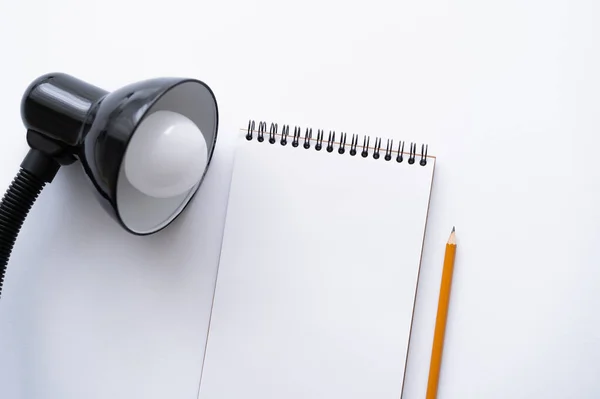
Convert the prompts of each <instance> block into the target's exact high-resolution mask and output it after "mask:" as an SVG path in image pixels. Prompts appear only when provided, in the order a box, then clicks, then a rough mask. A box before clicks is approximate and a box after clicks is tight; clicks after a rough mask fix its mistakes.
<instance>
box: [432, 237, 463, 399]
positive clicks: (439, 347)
mask: <svg viewBox="0 0 600 399" xmlns="http://www.w3.org/2000/svg"><path fill="white" fill-rule="evenodd" d="M455 254H456V233H455V232H454V227H453V228H452V233H450V238H449V239H448V242H447V243H446V254H445V256H444V268H443V270H442V283H441V286H440V299H439V302H438V310H437V316H436V319H435V332H434V335H433V346H432V349H431V363H430V365H429V380H428V381H427V396H426V399H436V397H437V392H438V382H439V379H440V367H441V365H442V352H443V350H444V335H445V333H446V320H447V318H448V305H449V303H450V287H451V286H452V272H453V271H454V256H455Z"/></svg>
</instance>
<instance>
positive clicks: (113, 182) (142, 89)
mask: <svg viewBox="0 0 600 399" xmlns="http://www.w3.org/2000/svg"><path fill="white" fill-rule="evenodd" d="M185 84H193V86H192V85H189V86H182V85H185ZM196 85H199V86H201V88H200V87H197V86H196ZM189 87H191V89H188V88H189ZM174 90H178V91H179V92H181V91H184V92H185V90H188V91H190V90H191V91H192V92H193V93H195V94H194V96H192V97H196V98H200V101H198V102H199V103H202V104H209V106H208V108H210V109H209V110H203V109H202V108H201V107H200V105H199V104H196V103H191V104H190V103H186V102H183V103H182V107H183V108H185V109H187V113H188V114H194V115H193V117H194V118H196V119H197V120H198V118H200V117H196V116H195V114H196V113H202V112H208V113H209V115H210V117H209V119H211V120H210V123H208V126H210V129H204V130H203V129H200V130H201V131H202V134H203V135H204V136H205V139H206V143H207V145H208V154H207V155H208V157H207V163H206V168H205V171H204V173H203V175H202V178H201V179H200V181H199V182H198V184H196V185H195V186H194V187H193V188H192V189H191V190H193V192H191V193H190V192H188V195H187V197H186V199H185V201H184V203H182V206H179V207H177V210H176V212H174V214H173V215H172V216H170V217H169V218H168V221H166V223H163V222H161V223H157V224H156V227H155V228H144V229H141V228H140V229H138V228H134V227H132V226H131V225H130V223H128V221H127V217H126V216H127V215H126V213H124V211H123V209H122V208H121V205H120V203H119V200H118V199H119V198H120V197H119V189H120V184H119V180H120V179H122V178H124V176H121V174H122V168H123V165H124V162H125V155H126V152H127V148H128V146H129V144H130V142H131V139H132V137H133V135H134V134H135V132H136V130H137V129H138V127H139V125H140V123H141V122H142V121H143V120H144V119H145V118H146V117H147V116H148V115H150V114H151V113H153V112H154V111H155V110H157V109H160V107H161V106H163V108H164V104H167V108H166V109H169V107H171V109H170V110H172V111H174V112H178V110H177V109H176V108H177V107H178V106H172V103H173V100H172V97H177V96H176V95H171V96H168V94H169V93H177V91H174ZM113 94H114V96H113ZM111 97H112V98H111ZM169 98H171V99H169ZM172 108H175V109H172ZM182 114H183V113H182ZM93 117H95V119H101V120H95V121H94V122H93V123H91V124H90V126H91V134H90V135H88V136H86V139H85V142H84V145H83V148H82V156H81V161H82V163H83V164H84V168H85V169H86V173H87V174H88V175H89V176H90V178H91V180H92V182H93V184H94V185H95V186H96V189H97V191H98V193H99V194H100V200H101V202H102V203H103V204H104V205H105V209H106V210H107V211H109V213H110V214H111V215H112V216H113V218H114V219H115V220H116V221H117V222H118V223H119V224H120V225H121V226H122V227H123V228H124V229H125V230H126V231H128V232H129V233H131V234H134V235H138V236H145V235H150V234H154V233H157V232H158V231H160V230H162V229H164V228H165V227H167V226H168V225H170V224H171V223H172V222H173V221H175V220H176V219H177V218H178V217H179V215H180V214H181V213H183V212H184V211H185V209H186V208H187V206H188V205H189V203H190V202H191V201H192V200H193V198H194V197H195V195H196V193H197V191H198V189H199V187H200V185H201V183H202V181H203V180H204V178H205V176H206V173H207V171H208V169H209V167H210V164H211V161H212V157H213V154H214V151H215V147H216V139H217V133H218V125H219V111H218V105H217V100H216V97H215V94H214V92H213V91H212V89H211V88H210V87H209V86H208V85H207V84H206V83H204V82H202V81H201V80H198V79H194V78H176V77H174V78H157V79H151V80H146V81H143V82H139V83H136V84H133V85H130V86H127V87H125V88H123V89H120V90H117V91H115V92H113V93H111V94H108V95H107V96H106V98H104V99H103V101H102V102H101V103H100V104H98V110H97V112H96V113H95V115H94V116H93ZM188 117H189V115H188ZM212 119H214V121H213V120H212ZM195 123H196V124H198V122H197V121H195ZM94 125H97V126H94ZM205 130H211V131H209V132H207V131H205ZM207 137H210V138H211V140H209V139H208V138H207ZM150 216H152V215H150Z"/></svg>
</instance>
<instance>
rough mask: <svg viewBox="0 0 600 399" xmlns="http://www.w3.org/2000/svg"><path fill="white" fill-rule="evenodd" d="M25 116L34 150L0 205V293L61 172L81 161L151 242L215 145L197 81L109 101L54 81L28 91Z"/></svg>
mask: <svg viewBox="0 0 600 399" xmlns="http://www.w3.org/2000/svg"><path fill="white" fill-rule="evenodd" d="M21 115H22V119H23V122H24V125H25V127H26V129H27V142H28V144H29V146H30V151H29V152H28V154H27V155H26V157H25V159H24V160H23V163H22V164H21V170H20V172H19V174H18V175H17V177H16V178H15V180H14V181H13V183H12V184H11V186H10V187H9V189H8V191H7V192H6V194H5V196H4V198H3V199H2V203H0V292H1V287H2V278H3V275H4V268H5V266H6V264H7V263H8V258H9V256H10V252H11V250H12V247H13V244H14V241H15V240H16V237H17V235H18V232H19V230H20V228H21V225H22V223H23V221H24V219H25V217H26V216H27V213H28V212H29V210H30V208H31V206H32V205H33V203H34V201H35V199H36V198H37V196H38V195H39V193H40V192H41V190H42V189H43V187H44V185H45V184H46V183H50V182H51V181H52V180H53V178H54V176H55V175H56V173H57V172H58V170H59V168H60V166H61V165H69V164H71V163H73V162H76V161H80V162H81V164H82V166H83V169H84V170H85V173H86V174H87V176H88V177H89V178H90V180H91V181H92V183H93V185H94V186H95V188H96V191H97V193H98V196H99V199H100V203H101V204H103V205H104V207H105V208H106V209H107V210H108V212H109V213H110V214H111V215H112V216H113V217H114V218H115V220H116V221H118V222H119V223H120V224H121V226H123V228H125V229H126V230H127V231H129V232H131V233H133V234H137V235H146V234H152V233H155V232H157V231H159V230H160V229H162V228H164V227H166V226H167V225H169V223H171V222H172V221H173V220H174V219H175V218H176V217H177V216H178V215H179V214H180V213H181V212H182V211H183V209H184V208H185V207H186V205H187V204H188V203H189V201H190V200H191V199H192V198H193V196H194V194H195V193H196V191H197V190H198V187H199V186H200V184H201V182H202V180H203V179H204V175H205V173H206V170H207V167H208V165H209V164H210V162H211V159H212V155H213V152H214V148H215V144H216V139H217V128H218V109H217V103H216V99H215V96H214V94H213V92H212V91H211V89H210V88H209V87H208V86H207V85H206V84H205V83H203V82H201V81H198V80H195V79H185V78H158V79H150V80H145V81H142V82H138V83H134V84H131V85H128V86H125V87H123V88H121V89H119V90H116V91H113V92H111V93H109V92H107V91H105V90H103V89H100V88H98V87H95V86H93V85H91V84H89V83H86V82H84V81H81V80H79V79H76V78H74V77H72V76H69V75H66V74H62V73H53V74H48V75H44V76H41V77H39V78H38V79H36V80H35V81H34V82H32V83H31V85H30V86H29V87H28V88H27V90H26V91H25V94H24V96H23V99H22V103H21Z"/></svg>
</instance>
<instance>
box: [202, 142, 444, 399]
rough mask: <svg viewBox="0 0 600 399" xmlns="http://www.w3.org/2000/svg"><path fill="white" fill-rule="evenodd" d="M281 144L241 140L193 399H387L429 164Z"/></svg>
mask: <svg viewBox="0 0 600 399" xmlns="http://www.w3.org/2000/svg"><path fill="white" fill-rule="evenodd" d="M291 141H292V140H291V137H289V138H288V144H287V146H282V145H281V144H280V143H279V137H278V141H277V143H276V144H270V143H269V142H268V139H267V138H265V141H263V142H258V141H257V140H256V133H255V135H254V139H253V140H252V141H247V140H245V139H244V138H243V136H242V137H240V141H239V143H238V144H239V147H238V149H237V152H236V156H235V161H234V170H233V176H232V183H231V191H230V195H229V204H228V210H227V219H226V224H225V232H224V238H223V247H222V252H221V259H220V265H219V271H218V276H217V283H216V289H215V297H214V303H213V310H212V317H211V322H210V328H209V337H208V341H207V347H206V353H205V360H204V366H203V372H202V379H201V383H200V390H199V397H200V399H235V398H244V399H284V398H285V399H308V398H310V399H319V398H323V399H331V398H344V399H353V398H361V399H367V398H368V399H373V398H377V399H388V398H389V399H398V398H399V397H400V395H401V391H402V386H403V379H404V370H405V363H406V358H407V353H408V344H409V336H410V330H411V322H412V314H413V306H414V302H415V295H416V287H417V280H418V275H419V267H420V260H421V251H422V246H423V237H424V233H425V225H426V219H427V212H428V206H429V195H430V190H431V185H432V179H433V170H434V164H435V159H434V158H431V157H430V158H428V163H427V165H426V166H421V165H419V159H420V154H418V156H417V160H416V162H415V163H414V164H412V165H409V164H408V163H407V159H408V154H405V155H404V161H403V162H402V163H397V162H395V160H391V161H386V160H384V159H383V154H382V156H381V157H380V158H379V159H374V158H373V156H372V154H373V151H372V150H371V152H370V155H369V157H368V158H363V157H361V156H360V152H361V148H360V146H359V148H358V154H357V155H356V156H351V155H350V154H349V153H348V150H346V153H345V154H338V153H337V147H336V151H334V152H332V153H328V152H326V151H325V149H324V148H323V149H322V150H321V151H316V150H315V148H314V144H315V143H314V141H313V143H312V146H311V148H310V149H305V148H303V147H302V142H301V144H300V146H298V147H296V148H294V147H292V146H291V145H290V142H291ZM326 141H327V140H325V143H324V144H326ZM361 143H362V137H361ZM371 143H373V140H372V138H371ZM384 147H385V142H384ZM406 147H408V145H407V146H406ZM346 148H348V145H346ZM384 150H385V148H384ZM419 152H420V146H419ZM394 156H395V154H394Z"/></svg>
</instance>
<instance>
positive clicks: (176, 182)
mask: <svg viewBox="0 0 600 399" xmlns="http://www.w3.org/2000/svg"><path fill="white" fill-rule="evenodd" d="M207 159H208V149H207V145H206V140H205V139H204V135H203V134H202V132H201V131H200V129H199V128H198V126H196V124H195V123H194V122H192V121H191V120H190V119H188V118H186V117H185V116H183V115H181V114H178V113H176V112H172V111H156V112H154V113H152V114H150V115H148V116H147V117H146V118H145V119H143V120H142V122H141V123H140V124H139V126H138V128H137V129H136V131H135V133H134V134H133V136H132V138H131V140H130V142H129V145H128V147H127V152H126V154H125V160H124V163H125V164H124V168H125V176H126V177H127V179H128V180H129V182H130V183H131V185H132V186H133V187H135V188H136V189H137V190H138V191H140V192H142V193H144V194H146V195H148V196H151V197H156V198H170V197H175V196H178V195H181V194H184V193H185V192H187V191H189V190H190V189H191V188H192V187H194V186H195V185H196V184H197V183H198V182H199V181H200V179H202V176H203V175H204V170H205V169H206V162H207Z"/></svg>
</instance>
